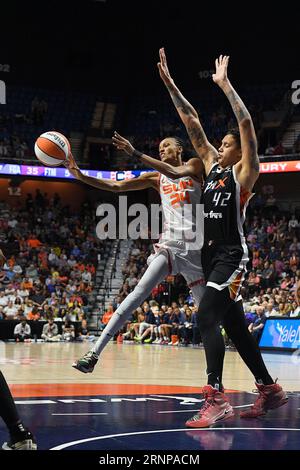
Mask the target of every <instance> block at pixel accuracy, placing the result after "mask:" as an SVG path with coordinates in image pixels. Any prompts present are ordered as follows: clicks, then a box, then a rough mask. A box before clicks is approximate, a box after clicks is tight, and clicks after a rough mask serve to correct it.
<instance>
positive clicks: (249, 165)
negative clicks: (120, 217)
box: [158, 49, 287, 428]
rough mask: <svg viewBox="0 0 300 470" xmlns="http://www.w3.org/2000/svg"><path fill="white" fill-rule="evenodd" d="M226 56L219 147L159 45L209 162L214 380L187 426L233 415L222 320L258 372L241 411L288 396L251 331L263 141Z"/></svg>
mask: <svg viewBox="0 0 300 470" xmlns="http://www.w3.org/2000/svg"><path fill="white" fill-rule="evenodd" d="M228 61H229V57H228V56H224V57H223V56H220V57H219V59H216V73H215V74H214V75H213V77H212V78H213V81H214V82H215V83H216V84H217V85H218V86H219V87H220V88H221V89H222V90H223V92H224V93H225V95H226V96H227V98H228V100H229V102H230V104H231V106H232V109H233V112H234V114H235V116H236V119H237V122H238V130H230V131H228V133H227V134H226V135H225V137H224V138H223V140H222V144H221V146H220V148H219V150H218V151H217V150H216V149H215V148H214V147H213V146H212V145H211V144H210V143H209V141H208V139H207V137H206V135H205V133H204V130H203V128H202V126H201V124H200V121H199V117H198V114H197V112H196V110H195V109H194V108H193V106H192V105H191V104H190V103H189V102H188V101H187V100H186V99H185V98H184V97H183V95H182V94H181V92H180V91H179V89H178V88H177V87H176V85H175V84H174V81H173V79H172V78H171V76H170V73H169V70H168V66H167V61H166V56H165V52H164V50H163V49H161V50H160V62H159V63H158V68H159V72H160V76H161V78H162V80H163V81H164V83H165V85H166V87H167V89H168V91H169V93H170V95H171V98H172V101H173V103H174V105H175V107H176V109H177V111H178V113H179V115H180V117H181V119H182V121H183V123H184V125H185V127H186V129H187V132H188V134H189V137H190V139H191V141H192V144H193V146H194V148H195V150H196V151H197V154H198V155H199V157H200V158H201V159H202V161H203V163H204V167H205V174H206V180H205V184H204V188H203V196H202V203H203V204H204V215H205V219H204V246H203V248H202V265H203V271H204V276H205V280H206V288H205V292H204V295H203V298H202V300H201V303H200V306H199V316H198V321H199V328H200V331H201V336H202V341H203V345H204V349H205V354H206V361H207V374H208V385H207V386H206V387H204V389H203V392H204V396H205V398H206V400H205V403H204V405H203V407H202V408H201V410H200V411H199V412H198V413H197V414H196V415H195V416H194V417H192V418H191V419H190V420H188V421H187V422H186V426H188V427H195V428H199V427H200V428H201V427H208V426H210V425H212V424H214V423H215V422H217V421H219V420H223V419H227V418H228V417H230V416H232V415H233V409H232V407H231V405H230V404H229V402H228V399H227V397H226V395H225V394H224V388H223V385H222V371H223V361H224V354H225V346H224V341H223V337H222V335H221V331H220V322H221V323H222V325H223V326H224V328H225V331H226V333H227V335H228V336H229V337H230V338H231V340H232V341H233V343H234V345H235V347H236V349H237V350H238V352H239V354H240V356H241V357H242V359H243V360H244V362H245V363H246V365H247V366H248V368H249V369H250V371H251V372H252V374H253V375H254V377H255V382H256V386H257V388H258V392H259V396H258V399H257V400H256V402H255V403H254V405H253V406H252V408H251V409H249V410H247V411H243V412H242V413H241V416H242V417H245V418H255V417H258V416H261V415H264V414H265V413H266V412H267V411H268V410H270V409H274V408H278V407H279V406H281V405H283V404H285V403H286V402H287V397H286V394H285V393H284V391H283V390H282V388H281V386H280V385H279V384H277V383H274V381H273V379H272V378H271V377H270V375H269V373H268V371H267V369H266V367H265V364H264V362H263V359H262V356H261V353H260V350H259V348H258V345H257V343H256V341H255V340H254V338H253V337H252V335H251V334H250V333H249V331H248V329H247V327H246V323H245V317H244V311H243V305H242V300H241V296H240V289H241V285H242V282H243V279H244V276H245V273H246V264H247V262H248V260H249V258H248V248H247V244H246V240H245V236H244V231H243V223H244V220H245V212H246V207H247V204H248V201H249V199H250V197H251V196H252V189H253V186H254V184H255V182H256V180H257V178H258V176H259V159H258V155H257V141H256V135H255V130H254V126H253V122H252V119H251V116H250V114H249V112H248V110H247V108H246V107H245V105H244V103H243V102H242V100H241V98H240V97H239V95H238V94H237V92H236V91H235V90H234V88H233V87H232V85H231V83H230V81H229V79H228V77H227V68H228Z"/></svg>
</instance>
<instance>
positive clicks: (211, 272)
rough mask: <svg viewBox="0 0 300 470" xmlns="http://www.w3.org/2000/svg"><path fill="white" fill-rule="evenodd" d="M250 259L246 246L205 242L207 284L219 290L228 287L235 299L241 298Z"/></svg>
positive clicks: (203, 250) (203, 257)
mask: <svg viewBox="0 0 300 470" xmlns="http://www.w3.org/2000/svg"><path fill="white" fill-rule="evenodd" d="M248 261H249V258H248V250H247V247H246V246H244V247H242V245H238V244H233V245H228V244H216V243H214V242H213V243H210V242H209V243H204V245H203V248H202V267H203V272H204V277H205V282H206V285H207V286H209V287H213V288H214V289H217V290H223V289H225V288H227V287H228V289H229V294H230V297H231V298H232V299H233V300H235V301H238V300H240V298H241V297H240V290H241V287H242V283H243V280H244V278H245V274H246V272H247V268H246V265H247V263H248Z"/></svg>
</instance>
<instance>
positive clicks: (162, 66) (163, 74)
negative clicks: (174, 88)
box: [157, 47, 174, 87]
mask: <svg viewBox="0 0 300 470" xmlns="http://www.w3.org/2000/svg"><path fill="white" fill-rule="evenodd" d="M159 59H160V62H158V64H157V67H158V70H159V75H160V78H161V79H162V80H163V82H164V84H165V85H166V86H167V87H168V86H170V85H173V84H174V81H173V79H172V77H171V75H170V72H169V69H168V64H167V58H166V54H165V49H164V48H163V47H162V48H161V49H159Z"/></svg>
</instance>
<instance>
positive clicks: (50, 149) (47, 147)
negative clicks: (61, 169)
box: [34, 131, 71, 166]
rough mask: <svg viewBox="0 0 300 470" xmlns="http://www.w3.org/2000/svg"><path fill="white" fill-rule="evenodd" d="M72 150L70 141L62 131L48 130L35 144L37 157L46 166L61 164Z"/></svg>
mask: <svg viewBox="0 0 300 470" xmlns="http://www.w3.org/2000/svg"><path fill="white" fill-rule="evenodd" d="M70 151H71V147H70V142H69V141H68V139H67V138H66V137H65V136H64V135H63V134H60V132H56V131H48V132H44V133H43V134H41V135H40V136H39V137H38V138H37V140H36V142H35V145H34V152H35V155H36V157H37V159H38V160H39V161H40V162H41V163H43V164H44V165H46V166H59V165H61V164H62V163H63V162H64V161H65V160H66V159H67V158H68V155H69V153H70Z"/></svg>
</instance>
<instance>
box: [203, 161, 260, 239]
mask: <svg viewBox="0 0 300 470" xmlns="http://www.w3.org/2000/svg"><path fill="white" fill-rule="evenodd" d="M250 197H251V193H250V192H249V191H247V190H245V189H244V188H242V187H241V186H240V184H239V182H238V181H237V179H236V176H235V169H234V167H228V168H222V167H220V166H219V165H218V164H217V163H215V164H214V165H213V166H212V168H211V171H210V173H209V174H208V176H207V178H206V180H205V184H204V188H203V193H202V204H204V240H205V242H210V241H214V242H216V243H220V244H227V245H230V244H241V245H244V244H245V237H244V231H243V223H244V220H245V213H246V207H247V205H248V201H249V199H250Z"/></svg>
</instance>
